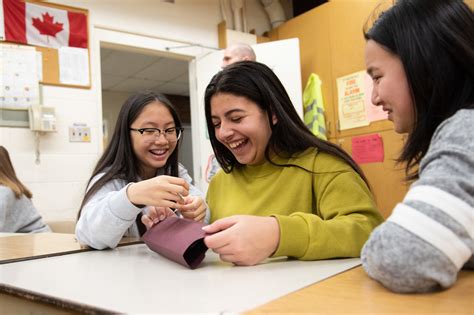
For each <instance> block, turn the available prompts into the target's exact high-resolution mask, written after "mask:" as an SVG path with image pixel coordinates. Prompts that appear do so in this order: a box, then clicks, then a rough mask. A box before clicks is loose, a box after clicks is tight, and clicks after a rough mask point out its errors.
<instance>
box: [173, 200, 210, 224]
mask: <svg viewBox="0 0 474 315" xmlns="http://www.w3.org/2000/svg"><path fill="white" fill-rule="evenodd" d="M206 209H207V206H206V203H205V202H204V200H203V199H202V198H201V197H199V196H187V197H184V198H183V205H181V207H180V208H179V211H180V212H181V214H182V215H183V217H185V218H187V219H191V220H194V221H198V222H203V221H204V218H205V217H206Z"/></svg>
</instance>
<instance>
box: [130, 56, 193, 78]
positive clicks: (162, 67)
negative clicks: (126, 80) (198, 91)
mask: <svg viewBox="0 0 474 315" xmlns="http://www.w3.org/2000/svg"><path fill="white" fill-rule="evenodd" d="M184 73H186V74H187V73H188V62H187V61H182V60H176V59H169V58H161V59H160V60H158V61H157V62H155V63H153V64H151V65H150V66H148V67H146V68H145V69H143V70H142V71H140V72H138V73H135V75H134V77H135V78H143V79H151V80H159V81H172V80H174V79H176V78H177V77H179V76H181V75H183V74H184Z"/></svg>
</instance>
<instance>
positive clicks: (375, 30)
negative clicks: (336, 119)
mask: <svg viewBox="0 0 474 315" xmlns="http://www.w3.org/2000/svg"><path fill="white" fill-rule="evenodd" d="M368 25H369V24H367V25H366V26H365V28H364V35H365V38H366V40H367V44H366V49H365V61H366V65H367V72H368V73H369V74H370V76H371V77H372V79H373V82H374V88H373V94H372V102H373V103H374V104H376V105H378V106H382V107H383V109H384V111H386V112H387V113H388V119H389V120H391V121H392V122H393V124H394V128H395V131H396V132H397V133H407V134H408V139H407V140H406V143H405V146H404V147H403V150H402V152H401V155H400V158H399V161H400V162H406V173H407V179H408V180H410V181H412V180H414V182H413V183H412V185H411V187H410V189H409V191H408V193H407V195H406V196H405V198H404V200H403V201H402V202H401V203H399V204H398V205H397V206H396V207H395V209H394V210H393V212H392V214H391V216H390V217H389V218H388V219H387V221H386V222H385V223H384V224H382V225H381V226H379V227H378V228H377V229H376V230H375V231H374V232H373V233H372V235H371V236H370V238H369V240H368V241H367V243H366V244H365V246H364V248H363V250H362V264H363V267H364V269H365V271H366V272H367V273H368V274H369V276H370V277H372V278H373V279H375V280H377V281H379V282H381V283H382V284H383V285H384V286H385V287H387V288H389V289H390V290H393V291H396V292H405V293H408V292H427V291H432V290H436V289H439V288H448V287H450V286H452V285H453V284H454V282H455V281H456V277H457V274H458V272H459V270H460V269H461V268H463V267H465V268H471V269H472V268H473V267H474V259H473V251H474V241H473V235H474V180H473V174H474V140H473V138H472V137H473V135H474V89H473V82H474V32H473V30H474V14H473V11H472V9H470V8H469V7H468V6H467V5H466V4H465V3H463V1H461V0H431V1H425V0H400V1H397V2H396V3H395V4H394V5H393V7H391V8H390V9H388V10H387V11H385V12H383V14H381V15H380V17H379V18H378V19H377V20H376V21H375V23H374V24H373V26H372V27H370V28H369V27H368ZM469 30H470V31H469Z"/></svg>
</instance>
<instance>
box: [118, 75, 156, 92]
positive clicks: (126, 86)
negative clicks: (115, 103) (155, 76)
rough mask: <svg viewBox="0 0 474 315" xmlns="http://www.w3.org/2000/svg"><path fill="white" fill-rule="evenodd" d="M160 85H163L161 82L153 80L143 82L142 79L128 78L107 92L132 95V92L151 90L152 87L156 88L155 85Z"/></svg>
mask: <svg viewBox="0 0 474 315" xmlns="http://www.w3.org/2000/svg"><path fill="white" fill-rule="evenodd" d="M161 83H163V82H160V81H154V80H143V79H133V78H129V79H127V80H126V81H123V82H121V83H119V84H117V85H115V86H113V87H112V88H110V89H109V91H114V92H129V93H134V92H137V91H142V90H147V89H153V88H154V87H156V86H157V85H159V84H161Z"/></svg>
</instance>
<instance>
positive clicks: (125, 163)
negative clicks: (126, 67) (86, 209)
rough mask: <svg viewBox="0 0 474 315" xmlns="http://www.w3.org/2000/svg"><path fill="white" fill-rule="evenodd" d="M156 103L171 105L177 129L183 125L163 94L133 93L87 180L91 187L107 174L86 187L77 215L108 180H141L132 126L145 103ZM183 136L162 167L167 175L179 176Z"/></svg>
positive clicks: (122, 109)
mask: <svg viewBox="0 0 474 315" xmlns="http://www.w3.org/2000/svg"><path fill="white" fill-rule="evenodd" d="M153 102H159V103H160V104H162V105H164V106H165V107H166V108H168V110H169V111H170V113H171V116H173V120H174V123H175V126H176V128H178V129H179V128H181V127H182V125H181V120H180V119H179V116H178V113H177V112H176V109H175V108H174V106H173V105H172V104H171V102H170V101H169V100H168V99H167V98H166V97H165V96H164V95H162V94H160V93H156V92H151V91H143V92H138V93H136V94H133V95H131V96H130V97H129V98H128V99H127V100H126V101H125V103H124V104H123V105H122V108H121V109H120V113H119V115H118V118H117V122H116V124H115V129H114V133H113V135H112V139H111V140H110V143H109V145H108V146H107V148H106V149H105V152H104V154H103V155H102V157H101V158H100V159H99V162H97V165H96V167H95V168H94V171H93V172H92V176H91V178H90V179H89V181H88V186H89V185H90V182H91V180H92V179H93V178H94V177H95V176H96V175H97V174H100V173H105V174H104V175H103V176H102V177H101V178H100V179H99V180H98V181H96V182H95V183H94V184H93V185H92V187H90V189H88V190H87V192H86V194H85V196H84V199H83V200H82V203H81V207H80V209H79V214H78V218H79V217H80V216H81V210H82V207H83V206H84V205H85V204H86V203H87V201H88V200H89V199H90V198H91V197H92V196H93V195H94V194H95V193H96V192H97V191H98V190H99V189H100V188H101V187H102V186H103V185H104V184H105V183H107V182H109V181H111V180H114V179H122V180H125V181H126V182H127V183H129V182H136V181H139V180H140V167H139V165H140V163H139V161H138V159H137V157H136V156H135V153H134V152H133V147H132V141H131V137H130V126H131V125H132V123H133V122H134V121H135V120H136V119H137V117H138V116H139V115H140V113H141V112H142V111H143V109H144V108H145V106H147V105H148V104H150V103H153ZM181 139H182V138H181ZM181 139H180V140H179V141H178V143H177V144H176V148H175V149H174V151H173V153H172V154H171V155H170V157H169V158H168V160H167V161H166V164H165V165H164V167H163V169H164V174H165V175H171V176H178V151H179V150H178V148H179V143H180V141H181Z"/></svg>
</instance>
